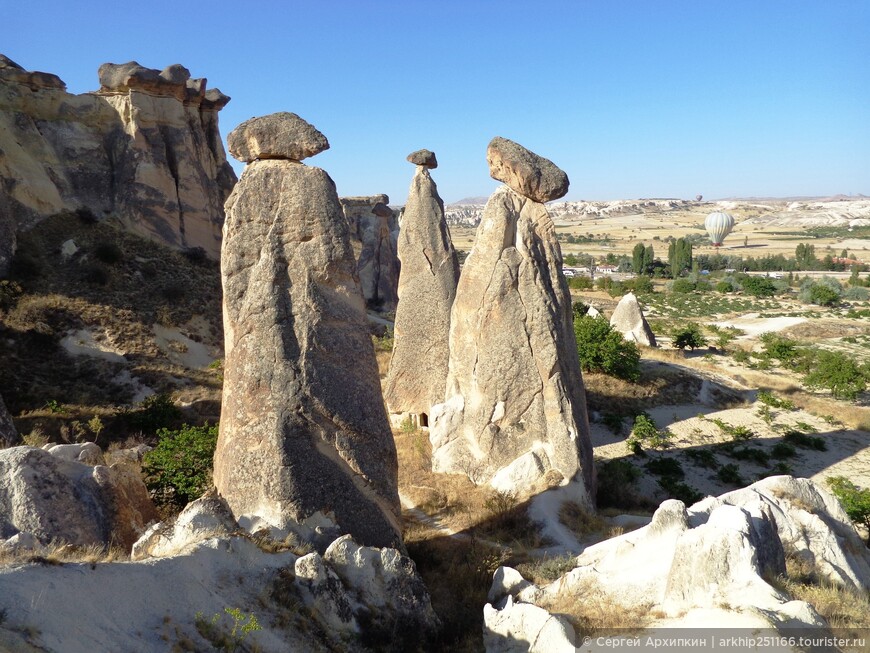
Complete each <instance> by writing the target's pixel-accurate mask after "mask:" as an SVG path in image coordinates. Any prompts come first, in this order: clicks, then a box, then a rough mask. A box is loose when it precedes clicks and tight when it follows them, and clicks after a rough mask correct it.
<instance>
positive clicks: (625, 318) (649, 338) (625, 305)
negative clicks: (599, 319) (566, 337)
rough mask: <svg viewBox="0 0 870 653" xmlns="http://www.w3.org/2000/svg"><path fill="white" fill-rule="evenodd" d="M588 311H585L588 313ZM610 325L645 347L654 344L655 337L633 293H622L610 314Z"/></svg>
mask: <svg viewBox="0 0 870 653" xmlns="http://www.w3.org/2000/svg"><path fill="white" fill-rule="evenodd" d="M588 314H589V313H587V315H588ZM610 326H612V327H613V328H614V329H616V330H617V331H619V332H620V333H621V334H622V337H623V338H625V339H626V340H629V341H631V342H636V343H638V344H641V345H645V346H647V347H655V346H656V337H655V334H653V331H652V329H651V328H650V325H649V323H648V322H647V321H646V318H645V317H644V316H643V311H642V310H641V308H640V304H639V303H638V301H637V297H635V296H634V293H632V292H630V293H628V294H627V295H623V297H622V299H620V300H619V303H618V304H617V305H616V310H614V311H613V315H611V316H610Z"/></svg>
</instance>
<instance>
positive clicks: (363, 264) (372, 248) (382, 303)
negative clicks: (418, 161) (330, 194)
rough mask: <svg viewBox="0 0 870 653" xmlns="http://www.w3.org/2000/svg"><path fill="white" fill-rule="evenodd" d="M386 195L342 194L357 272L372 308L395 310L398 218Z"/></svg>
mask: <svg viewBox="0 0 870 653" xmlns="http://www.w3.org/2000/svg"><path fill="white" fill-rule="evenodd" d="M389 201H390V198H389V197H387V196H386V195H371V196H363V197H342V198H341V207H342V210H343V211H344V216H345V218H347V222H348V224H349V225H350V238H351V245H352V246H353V251H354V255H355V256H356V260H357V274H359V281H360V284H361V285H362V291H363V296H364V297H365V299H366V303H367V304H368V306H369V307H370V308H376V309H378V310H384V311H392V310H394V309H395V308H396V303H397V302H398V301H399V295H398V286H399V257H398V256H397V254H396V249H397V240H398V237H399V222H398V220H397V219H396V215H395V214H394V213H393V211H392V209H390V207H389V206H387V204H388V203H389Z"/></svg>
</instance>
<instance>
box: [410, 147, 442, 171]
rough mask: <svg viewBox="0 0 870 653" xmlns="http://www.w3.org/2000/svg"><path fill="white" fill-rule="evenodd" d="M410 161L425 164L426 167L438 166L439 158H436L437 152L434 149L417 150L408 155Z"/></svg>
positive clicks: (420, 164)
mask: <svg viewBox="0 0 870 653" xmlns="http://www.w3.org/2000/svg"><path fill="white" fill-rule="evenodd" d="M408 161H410V162H411V163H413V164H415V165H418V166H423V167H424V168H437V167H438V159H436V158H435V152H433V151H432V150H417V151H416V152H411V153H410V154H409V155H408Z"/></svg>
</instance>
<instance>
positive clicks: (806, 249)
mask: <svg viewBox="0 0 870 653" xmlns="http://www.w3.org/2000/svg"><path fill="white" fill-rule="evenodd" d="M794 258H795V263H796V264H797V266H798V269H799V270H814V269H816V268H817V267H818V265H819V260H818V259H817V258H816V246H815V245H808V244H807V243H799V244H798V246H797V247H796V248H795V250H794Z"/></svg>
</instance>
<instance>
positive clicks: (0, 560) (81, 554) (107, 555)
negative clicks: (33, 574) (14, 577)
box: [0, 541, 130, 565]
mask: <svg viewBox="0 0 870 653" xmlns="http://www.w3.org/2000/svg"><path fill="white" fill-rule="evenodd" d="M129 559H130V554H129V553H127V552H126V551H124V550H123V549H120V548H118V547H107V546H102V545H98V544H92V545H90V546H76V545H74V544H68V543H65V542H56V541H52V542H51V543H49V544H48V545H46V546H44V547H43V548H42V550H41V551H39V553H34V552H32V551H26V552H10V551H8V550H0V565H18V564H42V565H62V564H66V563H79V564H98V563H107V562H123V561H127V560H129Z"/></svg>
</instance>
